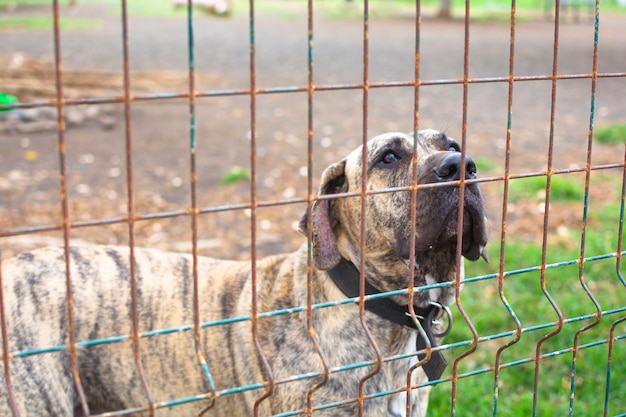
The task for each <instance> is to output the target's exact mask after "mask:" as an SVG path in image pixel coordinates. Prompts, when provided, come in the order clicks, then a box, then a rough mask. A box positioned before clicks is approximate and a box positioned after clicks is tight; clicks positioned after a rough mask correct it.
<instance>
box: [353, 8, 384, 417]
mask: <svg viewBox="0 0 626 417" xmlns="http://www.w3.org/2000/svg"><path fill="white" fill-rule="evenodd" d="M369 24H370V20H369V1H368V0H364V1H363V125H362V129H363V130H362V152H361V189H360V195H359V197H360V201H361V215H360V239H359V248H360V249H361V251H360V252H361V254H360V256H359V272H360V279H359V317H360V321H361V327H362V328H363V332H364V333H365V336H366V337H367V340H368V341H369V343H370V345H371V347H372V349H373V350H374V353H375V356H376V358H375V361H374V367H373V369H372V370H371V371H370V372H368V373H367V374H366V375H365V376H363V378H361V380H360V381H359V389H358V398H357V399H358V415H359V417H362V416H364V415H365V414H364V407H365V403H364V401H365V393H364V390H365V383H366V382H367V381H368V380H369V379H371V378H372V377H374V376H375V375H376V374H378V373H379V372H380V370H381V368H382V354H381V352H380V349H379V347H378V343H377V342H376V339H375V338H374V336H373V335H372V332H371V331H370V329H369V326H368V325H367V322H366V320H365V265H366V263H365V252H364V248H365V242H366V231H367V223H366V221H365V212H366V207H367V184H366V182H367V142H368V139H369V136H368V127H369V125H368V123H369V122H368V115H369V88H370V86H369V83H370V78H369V36H370V31H369Z"/></svg>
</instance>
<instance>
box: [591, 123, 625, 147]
mask: <svg viewBox="0 0 626 417" xmlns="http://www.w3.org/2000/svg"><path fill="white" fill-rule="evenodd" d="M594 137H595V139H596V140H597V141H598V142H599V143H603V144H605V145H612V144H621V143H626V124H617V125H608V126H599V127H596V128H595V130H594Z"/></svg>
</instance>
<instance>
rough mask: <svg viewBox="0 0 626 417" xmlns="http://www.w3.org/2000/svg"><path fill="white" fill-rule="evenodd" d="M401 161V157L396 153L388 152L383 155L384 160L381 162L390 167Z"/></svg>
mask: <svg viewBox="0 0 626 417" xmlns="http://www.w3.org/2000/svg"><path fill="white" fill-rule="evenodd" d="M399 160H400V157H399V156H398V155H396V154H395V152H393V151H388V152H387V153H385V154H384V155H383V158H382V159H381V160H380V161H381V162H382V163H383V164H385V165H389V164H393V163H394V162H397V161H399Z"/></svg>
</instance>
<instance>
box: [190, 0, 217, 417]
mask: <svg viewBox="0 0 626 417" xmlns="http://www.w3.org/2000/svg"><path fill="white" fill-rule="evenodd" d="M187 44H188V45H187V49H188V69H189V75H188V78H189V160H190V161H189V167H190V172H189V179H190V181H189V183H190V192H191V245H192V249H191V256H192V263H193V266H192V268H193V272H192V279H193V340H194V347H195V351H196V357H197V358H198V364H199V365H200V368H201V369H202V373H203V376H204V378H205V380H206V383H207V385H208V388H209V393H208V394H209V403H208V404H207V406H206V407H205V408H204V409H203V410H202V411H201V412H200V415H203V414H205V413H206V412H207V411H208V410H210V409H211V408H212V407H213V406H214V404H215V392H216V390H217V388H216V386H215V381H214V380H213V376H212V375H211V371H210V369H209V366H208V365H207V362H206V358H205V356H204V353H203V351H202V336H201V317H200V284H199V276H198V213H199V208H198V173H197V157H196V155H197V153H196V149H197V140H196V77H195V39H194V31H193V1H192V0H187Z"/></svg>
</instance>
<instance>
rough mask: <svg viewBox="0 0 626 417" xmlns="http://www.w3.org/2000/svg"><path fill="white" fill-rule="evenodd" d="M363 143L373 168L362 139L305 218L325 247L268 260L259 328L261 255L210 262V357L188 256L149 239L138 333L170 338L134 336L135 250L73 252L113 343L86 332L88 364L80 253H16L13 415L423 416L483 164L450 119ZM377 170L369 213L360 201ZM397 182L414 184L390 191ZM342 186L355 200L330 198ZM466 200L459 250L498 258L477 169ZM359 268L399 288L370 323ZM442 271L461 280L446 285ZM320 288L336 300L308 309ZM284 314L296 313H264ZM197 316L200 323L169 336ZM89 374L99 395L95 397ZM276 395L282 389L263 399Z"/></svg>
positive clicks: (8, 393)
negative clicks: (489, 249)
mask: <svg viewBox="0 0 626 417" xmlns="http://www.w3.org/2000/svg"><path fill="white" fill-rule="evenodd" d="M366 149H367V152H366V158H365V161H366V164H367V166H366V167H363V166H362V163H363V161H364V159H363V147H359V148H357V149H356V150H355V151H353V152H352V153H350V154H349V155H348V156H347V157H346V158H345V159H343V160H341V161H340V162H337V163H335V164H332V165H330V166H329V167H328V168H327V169H326V170H324V172H323V174H322V178H321V185H320V188H319V197H318V198H316V199H315V200H314V201H313V202H312V204H311V205H310V208H309V209H308V211H307V213H306V214H305V215H304V217H303V218H302V220H301V222H300V229H301V231H302V232H303V233H305V234H307V235H309V236H310V237H311V244H310V245H307V244H304V245H303V246H302V247H301V248H300V249H299V250H297V251H295V252H293V253H290V254H283V255H277V256H271V257H268V258H265V259H262V260H259V261H258V262H256V269H255V273H256V274H255V277H256V279H255V282H256V286H255V288H254V290H255V295H256V308H257V313H258V314H261V315H262V317H259V318H258V320H257V321H256V327H257V328H256V334H257V335H258V337H257V338H254V337H253V328H252V327H253V325H252V322H251V320H246V319H245V318H249V317H251V314H252V311H251V308H252V302H251V300H252V296H253V286H252V279H251V277H252V276H253V271H252V269H251V268H252V266H251V263H250V262H245V261H244V262H241V261H226V260H216V259H211V258H204V257H199V258H198V262H197V276H198V278H199V279H198V281H199V282H198V293H197V295H198V297H199V320H200V321H201V322H202V323H209V325H206V326H203V327H202V328H201V329H200V330H199V332H198V335H199V337H198V342H199V344H200V345H201V352H202V355H201V356H203V357H204V359H205V361H206V367H204V366H203V361H202V360H200V359H199V355H198V354H197V352H196V349H195V346H196V344H195V342H194V335H195V332H194V331H193V330H189V328H192V327H193V326H192V324H193V323H194V311H193V310H194V309H193V304H194V302H193V297H194V286H193V279H192V276H193V269H194V267H193V260H192V257H191V256H189V255H184V254H177V253H169V252H163V251H159V250H154V249H140V248H137V249H135V250H134V260H135V263H134V265H135V266H134V275H135V277H136V290H135V293H136V299H137V310H136V312H137V322H138V328H137V331H138V332H140V333H142V334H143V333H145V332H153V333H155V334H153V335H152V336H151V337H140V338H137V339H135V341H133V338H132V337H126V336H128V335H132V334H133V328H132V324H131V323H132V321H131V314H132V311H131V310H132V309H131V296H130V294H131V287H130V279H129V276H130V274H131V273H130V270H131V268H130V261H129V259H130V253H129V251H130V250H129V248H123V247H112V246H95V245H94V246H83V247H73V246H72V247H70V248H69V251H68V253H69V261H68V264H69V265H70V269H69V272H70V278H71V285H72V287H71V288H72V294H71V295H72V297H71V300H72V304H71V305H72V312H73V319H74V326H73V327H74V330H73V331H74V336H75V340H76V341H78V342H85V341H102V340H109V339H108V338H112V339H111V340H112V341H113V342H114V343H93V344H92V345H87V344H81V343H79V345H78V346H77V347H76V364H75V366H74V367H72V366H70V353H69V350H68V348H67V345H68V343H69V339H68V337H69V336H68V333H69V329H68V313H67V306H68V302H67V298H68V297H67V294H66V258H65V249H64V248H44V249H39V250H35V251H31V252H28V253H22V254H21V255H18V256H16V257H14V258H12V259H10V260H7V261H4V262H3V265H2V266H3V270H2V281H3V300H2V303H3V309H4V312H5V322H6V340H3V342H4V343H6V344H7V349H8V351H9V352H11V354H10V355H9V356H6V357H3V358H2V360H3V365H4V366H5V369H6V365H7V364H8V369H9V370H10V378H8V379H7V378H6V376H3V377H0V415H2V416H11V415H19V416H22V417H25V416H28V417H32V416H39V417H52V416H55V417H58V416H72V415H75V416H81V415H86V414H94V413H98V412H106V411H116V410H126V409H129V410H131V411H129V413H134V414H132V415H148V413H149V411H151V412H152V413H153V414H154V415H155V416H183V417H184V416H196V415H204V416H220V417H223V416H252V415H255V414H254V413H255V412H256V413H258V415H260V416H269V415H275V414H280V413H290V412H292V413H296V412H298V411H300V412H302V413H305V412H306V413H308V414H309V415H313V416H339V417H341V416H355V415H357V414H358V413H362V415H364V416H375V417H379V416H387V417H397V416H405V415H409V416H411V417H422V416H424V415H425V414H426V407H427V403H428V395H429V391H430V386H423V387H420V388H416V385H417V384H421V383H424V382H426V381H427V380H428V379H431V380H432V379H436V378H437V377H438V376H439V375H440V374H441V368H442V367H443V366H445V361H443V358H442V357H441V356H440V355H441V354H440V353H439V352H438V350H437V349H435V350H434V351H433V350H432V347H434V346H436V344H437V343H438V341H439V337H438V336H440V335H441V333H443V331H442V330H441V329H440V327H441V326H442V324H437V323H439V321H436V319H433V317H432V316H434V315H437V316H439V315H442V314H444V313H443V312H444V310H445V309H444V308H443V307H442V306H446V305H449V304H451V303H452V302H453V301H454V300H455V296H456V293H455V285H453V284H454V283H453V281H454V280H455V278H456V276H457V266H456V265H457V258H456V256H457V238H458V232H457V223H458V206H459V195H460V189H459V182H458V181H459V179H460V174H461V172H465V179H467V180H472V179H474V178H475V177H476V165H475V163H474V162H473V161H472V160H471V158H469V157H465V158H461V152H460V147H459V144H458V143H457V142H455V141H454V140H452V139H451V138H449V137H448V136H446V135H445V134H444V133H441V132H438V131H435V130H423V131H419V132H418V133H417V134H413V133H411V134H408V135H407V134H403V133H386V134H383V135H380V136H377V137H375V138H374V139H372V140H370V141H369V142H368V143H367V145H366ZM462 159H463V160H464V161H465V169H462V166H461V161H462ZM413 166H415V167H416V168H415V169H416V171H415V170H414V168H412V167H413ZM364 172H365V173H366V177H365V178H366V179H364V177H363V173H364ZM414 173H415V176H416V178H417V183H418V184H430V185H432V186H428V187H425V188H420V189H418V190H417V191H416V192H411V189H410V188H409V187H410V186H411V184H414V182H413V178H414ZM363 181H365V189H366V190H367V192H368V195H367V196H366V200H365V211H362V203H361V197H359V196H358V193H360V192H361V190H362V187H363V184H362V183H363ZM444 183H450V184H444ZM437 184H441V185H440V186H438V185H437ZM402 187H404V188H402ZM389 188H391V189H395V188H401V189H400V190H395V191H394V190H392V191H386V192H380V193H379V192H378V191H383V190H385V189H389ZM339 193H353V194H349V195H348V196H342V197H332V195H333V194H339ZM463 194H464V203H463V204H464V208H463V222H462V231H461V233H462V237H461V242H462V248H461V253H462V255H463V256H464V257H465V258H467V259H469V260H472V261H475V260H478V259H479V258H480V257H481V256H482V257H485V258H486V255H485V252H484V248H485V245H486V244H487V232H486V227H485V216H484V213H483V202H482V197H481V194H480V191H479V189H478V186H477V185H476V184H475V183H474V182H473V181H469V182H468V183H467V184H465V185H464V193H463ZM414 196H415V201H414V203H415V205H416V206H415V213H416V215H415V218H414V219H412V218H411V201H412V199H413V197H414ZM363 215H364V216H365V220H364V221H365V228H364V229H365V236H364V241H365V247H364V248H361V245H360V242H361V230H362V227H361V216H363ZM412 221H413V223H414V225H413V227H411V223H412ZM412 242H414V243H412ZM412 245H413V246H414V247H413V249H412V248H411V246H412ZM309 248H310V249H309ZM412 255H413V256H414V259H410V257H411V256H412ZM361 266H364V268H365V270H364V277H365V290H364V291H365V292H366V293H367V294H371V293H380V292H389V291H396V293H394V294H393V296H392V297H388V298H381V299H380V300H384V301H380V300H378V301H380V302H374V301H367V302H365V304H364V305H365V309H364V317H363V319H361V305H360V304H359V302H358V300H357V301H355V302H339V300H345V299H346V297H358V294H359V293H360V285H361V284H360V276H361V274H360V272H359V268H360V267H361ZM409 267H412V268H413V273H412V274H410V273H409V272H410V271H409ZM410 276H413V282H412V283H409V277H410ZM437 283H448V284H449V285H444V286H436V285H432V284H437ZM410 285H413V286H414V287H420V286H432V288H431V289H428V290H419V289H418V290H415V292H414V296H413V303H414V304H413V305H414V310H415V311H414V313H415V314H417V315H419V312H423V314H429V317H428V318H424V317H423V316H422V317H417V316H413V315H411V314H409V309H408V306H407V303H408V295H407V292H406V291H405V292H402V291H397V290H402V289H406V288H407V287H408V286H410ZM307 300H308V302H309V303H313V304H314V305H317V304H320V303H326V304H329V305H330V307H325V308H315V309H307V308H306V306H307ZM334 302H336V303H334ZM377 303H378V307H375V306H374V307H371V308H370V307H368V306H370V304H372V305H373V304H377ZM381 305H382V307H381ZM433 306H437V307H436V308H434V309H433ZM273 311H280V312H282V313H281V314H275V315H272V314H264V313H269V312H273ZM433 311H435V314H431V313H432V312H433ZM393 312H395V313H393ZM398 312H400V313H399V314H398ZM307 313H308V314H307ZM392 313H393V314H392ZM394 314H395V315H394ZM386 315H389V317H386ZM444 315H445V314H444ZM241 318H244V319H241ZM225 319H226V320H225ZM220 320H222V322H220ZM403 320H404V322H403ZM418 321H419V325H418V324H417V322H418ZM184 325H187V327H186V329H187V331H184V329H182V330H179V331H164V332H163V333H162V334H156V333H158V332H156V331H158V330H160V329H161V330H162V329H176V328H177V327H180V326H184ZM438 326H439V327H438ZM365 328H367V332H369V336H368V335H367V333H366V331H365V330H366V329H365ZM437 329H439V330H437ZM424 334H426V336H427V337H424ZM136 345H138V352H137V353H138V355H137V356H135V354H134V350H133V349H134V346H136ZM51 347H52V348H53V349H49V348H51ZM54 347H59V348H56V349H54ZM37 349H44V350H45V349H49V351H45V352H43V353H40V352H39V351H37ZM33 350H35V354H21V353H24V352H28V351H33ZM259 350H260V351H261V352H262V355H260V354H259V353H258V352H259ZM420 350H421V352H420V354H416V352H417V351H420ZM0 353H1V351H0ZM403 355H404V356H403ZM437 355H439V356H437ZM397 356H400V358H399V359H395V360H394V359H388V358H394V357H397ZM137 358H138V362H140V364H141V372H140V371H139V367H138V366H137V365H136V363H137V361H136V359H137ZM386 358H387V359H386ZM436 358H438V359H436ZM429 364H432V365H435V366H434V367H431V368H430V373H431V374H432V375H427V374H428V373H429V368H428V366H427V365H429ZM352 365H354V366H352ZM72 368H74V369H76V370H77V371H78V375H79V382H80V384H76V382H77V381H75V378H73V373H72ZM412 368H414V369H412ZM141 373H143V377H142V375H141ZM407 378H408V381H407ZM7 381H9V383H7ZM142 381H143V382H142ZM270 381H273V383H271V384H270V383H269V382H270ZM76 386H80V387H82V390H83V394H84V396H83V398H85V399H86V400H83V401H80V398H79V395H78V394H77V392H78V389H77V388H76ZM8 387H10V389H9V388H8ZM238 387H242V388H238ZM407 387H408V388H407ZM407 392H408V394H407ZM262 396H263V397H265V396H267V398H264V399H263V400H262V401H258V402H257V399H259V398H260V397H262ZM255 402H256V405H255ZM255 407H256V409H255Z"/></svg>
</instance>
